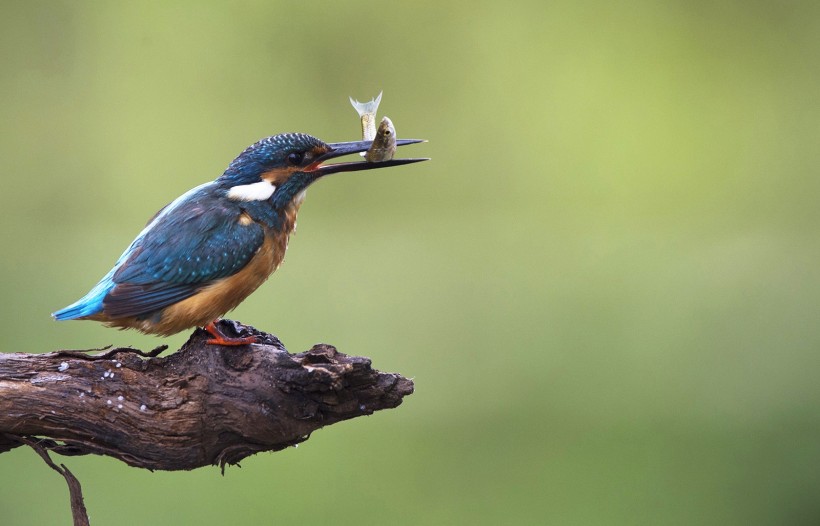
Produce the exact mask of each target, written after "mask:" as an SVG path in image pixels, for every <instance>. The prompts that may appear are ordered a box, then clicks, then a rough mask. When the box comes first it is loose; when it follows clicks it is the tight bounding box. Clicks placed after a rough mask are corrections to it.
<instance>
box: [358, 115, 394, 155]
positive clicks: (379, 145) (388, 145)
mask: <svg viewBox="0 0 820 526" xmlns="http://www.w3.org/2000/svg"><path fill="white" fill-rule="evenodd" d="M395 154H396V128H394V127H393V123H392V122H391V121H390V119H388V118H387V117H382V121H381V122H380V123H379V129H378V130H376V137H375V138H374V139H373V145H372V146H370V149H369V150H367V153H365V154H364V159H365V160H366V161H367V162H369V163H380V162H384V161H389V160H390V159H392V158H393V156H394V155H395Z"/></svg>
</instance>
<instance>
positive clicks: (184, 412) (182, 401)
mask: <svg viewBox="0 0 820 526" xmlns="http://www.w3.org/2000/svg"><path fill="white" fill-rule="evenodd" d="M220 323H221V327H220V328H221V330H223V331H224V332H225V334H231V333H235V334H236V335H237V336H247V335H249V334H256V335H258V336H259V337H260V341H262V343H261V344H257V345H253V346H242V347H222V346H215V345H206V344H205V343H204V342H205V340H206V339H208V338H209V336H208V335H207V334H206V333H205V332H204V331H202V330H197V331H195V332H194V333H193V334H192V335H191V338H190V339H189V340H188V342H187V343H186V344H185V345H184V346H183V347H182V348H181V349H180V350H179V351H178V352H176V353H173V354H171V355H169V356H166V357H151V353H147V357H146V354H145V353H140V352H139V351H137V350H134V349H129V348H118V349H110V350H107V351H105V352H102V353H101V354H96V355H90V354H87V353H85V352H82V351H58V352H53V353H48V354H22V353H15V354H0V453H2V452H4V451H8V450H9V449H12V448H14V447H17V446H19V445H20V444H21V442H20V441H19V440H16V438H15V437H42V438H43V439H41V440H38V442H37V443H38V444H39V445H40V446H43V447H44V448H45V449H46V450H50V451H53V452H57V453H60V454H63V455H85V454H97V455H107V456H111V457H114V458H118V459H120V460H122V461H123V462H126V463H127V464H130V465H132V466H136V467H141V468H147V469H162V470H180V469H194V468H198V467H201V466H207V465H219V466H220V467H222V469H223V470H224V467H225V466H226V465H228V464H236V463H237V462H239V461H240V460H242V459H243V458H245V457H247V456H249V455H252V454H254V453H257V452H260V451H278V450H281V449H284V448H286V447H288V446H292V445H295V444H298V443H299V442H302V441H304V440H307V438H308V437H309V436H310V434H311V433H312V432H313V431H315V430H316V429H319V428H321V427H324V426H326V425H330V424H334V423H336V422H340V421H342V420H347V419H349V418H354V417H357V416H362V415H369V414H372V413H373V412H374V411H378V410H380V409H389V408H392V407H396V406H398V405H399V404H400V403H401V401H402V398H403V397H404V396H406V395H409V394H411V393H412V392H413V383H412V381H410V380H408V379H407V378H404V377H402V376H400V375H397V374H390V373H381V372H379V371H377V370H374V369H372V368H371V366H370V360H369V359H367V358H362V357H356V356H348V355H345V354H342V353H340V352H337V351H336V349H335V348H334V347H332V346H330V345H325V344H319V345H315V346H314V347H313V348H312V349H310V350H309V351H307V352H303V353H300V354H296V355H292V354H288V352H287V351H286V350H285V348H284V346H283V345H282V343H281V342H280V341H279V340H278V339H277V338H276V337H275V336H272V335H269V334H265V333H260V332H258V331H256V329H253V328H252V327H246V326H243V325H240V324H238V323H236V322H232V321H229V320H223V321H222V322H220ZM161 350H162V349H161V348H160V349H157V350H155V351H154V353H155V354H156V353H158V352H159V351H161Z"/></svg>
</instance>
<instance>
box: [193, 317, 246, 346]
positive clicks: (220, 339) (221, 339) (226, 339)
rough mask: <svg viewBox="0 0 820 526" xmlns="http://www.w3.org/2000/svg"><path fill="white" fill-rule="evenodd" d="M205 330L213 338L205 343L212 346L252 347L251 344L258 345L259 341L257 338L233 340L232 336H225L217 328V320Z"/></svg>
mask: <svg viewBox="0 0 820 526" xmlns="http://www.w3.org/2000/svg"><path fill="white" fill-rule="evenodd" d="M205 330H206V331H208V334H210V335H211V336H213V338H211V339H210V340H205V343H209V344H211V345H250V344H251V343H256V342H257V341H258V340H257V339H256V336H245V337H244V338H232V337H230V336H225V335H224V334H222V332H221V331H220V330H219V329H218V328H217V326H216V321H215V320H214V321H212V322H211V323H209V324H208V325H206V326H205Z"/></svg>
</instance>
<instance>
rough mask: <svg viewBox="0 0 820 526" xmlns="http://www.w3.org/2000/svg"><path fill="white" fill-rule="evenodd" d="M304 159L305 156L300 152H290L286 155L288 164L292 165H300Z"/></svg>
mask: <svg viewBox="0 0 820 526" xmlns="http://www.w3.org/2000/svg"><path fill="white" fill-rule="evenodd" d="M304 157H305V154H303V153H302V152H290V153H289V154H288V164H292V165H297V164H300V163H301V162H302V159H304Z"/></svg>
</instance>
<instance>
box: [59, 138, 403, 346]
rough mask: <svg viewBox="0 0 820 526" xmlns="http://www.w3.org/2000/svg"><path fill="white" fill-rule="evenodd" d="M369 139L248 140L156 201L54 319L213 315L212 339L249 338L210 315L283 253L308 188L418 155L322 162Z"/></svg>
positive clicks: (134, 320)
mask: <svg viewBox="0 0 820 526" xmlns="http://www.w3.org/2000/svg"><path fill="white" fill-rule="evenodd" d="M411 142H419V141H415V140H409V141H407V143H408V144H409V143H411ZM367 146H368V144H365V143H361V142H356V143H336V144H332V145H328V144H325V143H323V142H322V141H320V140H319V139H316V138H315V137H311V136H310V135H305V134H298V133H288V134H282V135H275V136H272V137H267V138H265V139H262V140H261V141H259V142H257V143H255V144H253V145H251V146H249V147H248V148H247V149H246V150H245V151H244V152H242V153H241V154H240V155H239V157H237V158H236V159H234V161H233V162H231V164H230V165H229V166H228V168H227V169H226V170H225V172H224V173H223V174H222V176H220V177H219V178H218V179H216V180H215V181H212V182H210V183H206V184H203V185H200V186H198V187H196V188H194V189H192V190H190V191H188V192H186V193H185V194H183V195H182V196H180V197H179V198H177V199H176V200H174V201H173V202H172V203H171V204H169V205H168V206H166V207H165V208H163V209H162V210H160V212H159V213H157V215H156V216H154V218H153V219H152V220H151V221H150V222H149V223H148V225H147V226H146V227H145V228H144V229H143V230H142V232H140V234H139V235H138V236H137V238H136V239H135V240H134V241H133V242H132V243H131V245H130V246H129V247H128V248H127V249H126V250H125V252H124V253H123V254H122V255H121V256H120V258H119V259H118V260H117V262H116V264H115V265H114V267H113V268H112V269H111V270H110V271H109V272H108V274H106V275H105V276H104V277H103V278H102V279H101V280H100V281H99V283H97V285H95V286H94V288H93V289H91V291H90V292H89V293H88V294H86V295H85V296H84V297H82V298H81V299H80V300H78V301H77V302H75V303H73V304H71V305H69V306H68V307H65V308H64V309H61V310H59V311H57V312H55V313H54V314H53V316H54V318H55V319H57V320H72V319H91V320H96V321H101V322H104V323H106V324H108V325H111V326H115V327H120V328H135V329H137V330H140V331H142V332H146V333H154V334H173V333H175V332H178V331H180V330H183V329H186V328H189V327H192V326H195V325H206V324H207V325H206V329H208V330H209V331H210V332H211V333H212V334H213V335H214V336H215V338H214V339H213V340H211V343H221V344H240V343H249V341H246V340H247V339H239V340H233V339H230V338H226V337H224V336H223V335H221V334H219V333H218V331H217V329H216V328H215V326H214V324H213V321H214V320H215V319H216V318H218V317H219V316H222V315H223V314H224V313H225V312H227V311H229V310H231V309H233V308H234V307H236V306H237V305H238V304H239V303H240V302H241V301H242V300H243V299H245V297H247V296H248V294H250V293H251V292H253V291H254V290H255V289H256V288H257V287H258V286H259V285H260V284H262V282H264V281H265V280H266V279H267V277H268V276H269V275H270V274H271V273H272V272H273V271H274V270H275V269H276V268H277V267H278V266H279V264H280V263H281V262H282V259H283V258H284V255H285V250H286V249H287V243H288V237H289V236H290V234H291V232H292V231H293V228H294V227H295V224H296V214H297V212H298V209H299V206H300V205H301V203H302V199H303V197H304V191H305V189H306V188H307V187H308V186H309V185H310V184H311V183H313V182H314V181H316V180H317V179H318V178H320V177H322V176H324V175H326V174H330V173H334V172H339V171H352V170H362V169H370V168H380V167H385V166H395V165H398V164H406V163H408V162H415V161H416V160H407V159H404V160H395V161H388V162H384V163H378V164H375V163H362V162H359V163H344V164H340V165H322V164H321V162H322V161H324V160H327V159H331V158H333V157H337V156H340V155H346V154H348V153H355V152H361V151H363V150H366V149H367Z"/></svg>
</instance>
